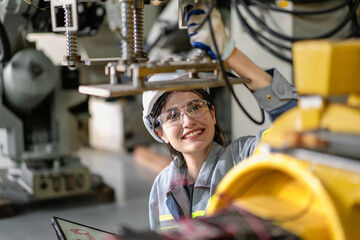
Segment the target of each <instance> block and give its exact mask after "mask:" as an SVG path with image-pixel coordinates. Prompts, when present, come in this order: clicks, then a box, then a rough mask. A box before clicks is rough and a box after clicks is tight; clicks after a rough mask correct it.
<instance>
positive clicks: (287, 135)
mask: <svg viewBox="0 0 360 240" xmlns="http://www.w3.org/2000/svg"><path fill="white" fill-rule="evenodd" d="M314 129H326V130H329V131H331V132H338V133H352V134H360V108H358V107H352V106H349V105H345V104H337V103H328V104H327V105H325V106H322V107H320V108H302V107H301V106H297V107H295V108H293V109H290V110H289V111H287V112H286V113H284V114H283V115H281V116H280V117H279V118H278V119H276V121H275V122H274V123H273V125H272V126H271V128H269V130H268V131H267V133H266V134H265V135H264V136H263V141H264V142H266V143H268V144H270V145H271V146H272V147H277V148H280V147H288V145H289V144H290V143H291V141H292V139H291V137H292V136H293V135H292V133H299V132H304V131H310V130H314Z"/></svg>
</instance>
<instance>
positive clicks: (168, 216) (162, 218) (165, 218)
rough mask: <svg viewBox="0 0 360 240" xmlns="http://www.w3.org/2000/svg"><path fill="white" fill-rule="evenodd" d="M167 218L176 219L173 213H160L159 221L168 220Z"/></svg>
mask: <svg viewBox="0 0 360 240" xmlns="http://www.w3.org/2000/svg"><path fill="white" fill-rule="evenodd" d="M167 220H174V218H173V216H172V215H171V214H166V215H160V216H159V221H160V222H162V221H167Z"/></svg>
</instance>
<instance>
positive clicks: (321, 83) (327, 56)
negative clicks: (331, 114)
mask: <svg viewBox="0 0 360 240" xmlns="http://www.w3.org/2000/svg"><path fill="white" fill-rule="evenodd" d="M293 60H294V61H293V62H294V79H295V86H296V89H297V91H298V92H299V94H301V95H305V94H316V95H321V96H329V95H344V94H346V95H348V94H349V93H356V94H360V84H359V81H360V74H359V66H360V40H349V41H331V40H310V41H300V42H296V43H295V44H294V45H293Z"/></svg>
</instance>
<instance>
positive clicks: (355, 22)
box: [347, 1, 359, 37]
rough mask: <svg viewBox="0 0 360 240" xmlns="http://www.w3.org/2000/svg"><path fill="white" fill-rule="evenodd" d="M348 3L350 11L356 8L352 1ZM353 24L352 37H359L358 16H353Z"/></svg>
mask: <svg viewBox="0 0 360 240" xmlns="http://www.w3.org/2000/svg"><path fill="white" fill-rule="evenodd" d="M347 3H348V4H347V5H348V7H349V11H350V10H351V9H353V8H355V7H354V4H353V2H352V1H347ZM351 22H352V25H351V26H352V34H351V35H352V36H354V37H358V36H359V30H358V29H359V23H358V19H357V16H356V14H355V15H353V16H352V18H351Z"/></svg>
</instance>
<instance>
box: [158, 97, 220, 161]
mask: <svg viewBox="0 0 360 240" xmlns="http://www.w3.org/2000/svg"><path fill="white" fill-rule="evenodd" d="M196 99H201V98H200V97H199V96H198V95H197V94H196V93H194V92H174V93H171V95H170V96H169V98H168V101H167V102H166V103H165V105H164V107H163V109H162V112H164V111H166V110H167V109H170V108H175V107H176V108H179V109H182V108H183V107H184V106H185V105H186V104H187V103H188V102H190V101H192V100H196ZM182 120H183V121H182V122H181V123H180V124H179V125H175V126H174V125H173V126H166V125H165V126H163V127H162V130H160V131H159V132H158V135H159V136H160V137H161V138H162V139H163V140H164V142H165V143H170V144H171V145H172V147H173V148H174V149H176V150H177V151H179V152H182V153H183V154H184V155H187V154H194V153H199V152H204V154H207V153H208V152H209V150H210V148H211V142H212V141H213V139H214V135H215V124H216V118H215V108H214V107H213V106H212V107H211V111H210V110H209V111H206V113H205V114H203V115H202V116H200V117H197V118H195V119H194V118H191V117H189V116H188V115H187V114H183V116H182Z"/></svg>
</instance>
